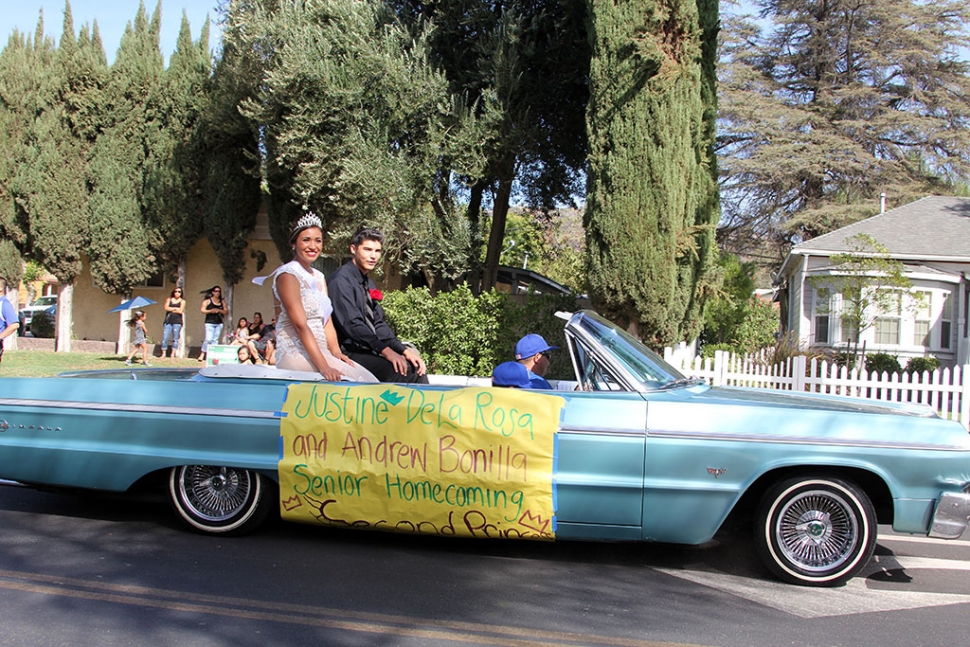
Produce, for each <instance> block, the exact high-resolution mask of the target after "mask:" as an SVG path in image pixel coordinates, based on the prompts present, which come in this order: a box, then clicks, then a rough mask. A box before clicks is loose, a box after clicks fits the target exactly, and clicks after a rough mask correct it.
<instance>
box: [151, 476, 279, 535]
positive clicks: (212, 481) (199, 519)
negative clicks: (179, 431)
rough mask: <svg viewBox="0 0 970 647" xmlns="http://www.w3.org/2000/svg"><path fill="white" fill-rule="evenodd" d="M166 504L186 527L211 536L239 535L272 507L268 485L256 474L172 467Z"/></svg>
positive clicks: (262, 517)
mask: <svg viewBox="0 0 970 647" xmlns="http://www.w3.org/2000/svg"><path fill="white" fill-rule="evenodd" d="M168 494H169V502H170V503H171V504H172V507H173V508H174V509H175V512H176V513H177V514H178V516H179V518H181V519H182V521H184V522H185V523H187V524H188V525H189V526H191V527H192V528H194V529H195V530H198V531H200V532H204V533H207V534H214V535H243V534H246V533H248V532H251V531H252V530H253V529H255V528H256V527H257V526H258V525H259V524H261V523H262V522H263V521H265V519H266V517H267V515H268V514H269V513H270V511H271V510H272V509H273V507H274V505H275V504H276V498H275V495H274V488H273V484H272V482H271V481H270V480H269V479H267V478H265V477H263V476H261V475H260V474H259V473H258V472H254V471H253V470H246V469H237V468H233V467H224V466H217V465H183V466H181V467H173V468H172V470H171V471H170V472H169V477H168Z"/></svg>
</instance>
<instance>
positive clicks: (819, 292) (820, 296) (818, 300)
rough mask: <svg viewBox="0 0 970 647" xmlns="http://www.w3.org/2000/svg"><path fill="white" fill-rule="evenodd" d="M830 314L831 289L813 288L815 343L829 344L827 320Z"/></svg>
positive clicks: (829, 318)
mask: <svg viewBox="0 0 970 647" xmlns="http://www.w3.org/2000/svg"><path fill="white" fill-rule="evenodd" d="M831 316H832V291H831V290H829V289H828V288H815V343H816V344H829V343H831V342H832V340H831V339H830V338H829V321H830V320H831Z"/></svg>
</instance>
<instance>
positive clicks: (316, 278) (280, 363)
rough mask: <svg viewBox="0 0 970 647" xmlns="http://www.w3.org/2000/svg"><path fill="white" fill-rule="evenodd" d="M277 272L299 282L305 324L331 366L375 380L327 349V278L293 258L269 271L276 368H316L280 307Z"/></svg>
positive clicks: (363, 379)
mask: <svg viewBox="0 0 970 647" xmlns="http://www.w3.org/2000/svg"><path fill="white" fill-rule="evenodd" d="M280 274H292V275H293V276H294V277H296V279H297V281H298V282H299V284H300V300H301V301H302V302H303V310H304V312H306V320H307V325H308V326H309V327H310V330H312V331H313V336H314V337H315V338H316V340H317V346H319V347H320V352H321V353H323V356H324V358H325V359H326V360H327V363H328V364H329V365H330V366H331V368H334V369H336V370H338V371H340V372H341V373H343V374H344V375H346V376H347V377H348V378H349V379H351V380H353V381H355V382H377V378H376V377H374V375H373V374H372V373H371V372H370V371H368V370H367V369H365V368H363V367H361V366H358V365H356V364H354V365H351V364H347V363H346V362H344V361H343V360H340V359H337V358H336V357H334V355H333V353H331V352H330V348H329V346H327V335H326V333H325V331H324V327H325V326H326V325H327V320H328V319H329V318H330V315H331V314H332V313H333V304H332V303H331V301H330V295H328V294H327V281H326V279H325V278H324V276H323V273H321V272H320V271H318V270H312V273H311V272H307V271H306V270H305V269H304V268H303V266H302V265H300V264H299V263H298V262H297V261H291V262H289V263H287V264H285V265H283V266H281V267H280V268H279V269H277V270H276V271H275V272H273V296H274V297H275V299H276V302H277V303H279V304H280V315H279V317H278V318H277V320H276V366H277V368H281V369H287V370H291V371H314V372H315V371H316V369H315V368H314V367H313V362H311V361H310V355H309V354H308V353H307V351H306V348H305V347H304V346H303V342H302V341H300V337H299V336H298V335H297V332H296V328H294V327H293V323H292V322H291V321H290V317H289V315H288V313H287V312H286V308H284V307H282V303H283V301H282V300H281V299H280V295H279V292H278V291H277V289H276V279H277V278H278V277H279V275H280Z"/></svg>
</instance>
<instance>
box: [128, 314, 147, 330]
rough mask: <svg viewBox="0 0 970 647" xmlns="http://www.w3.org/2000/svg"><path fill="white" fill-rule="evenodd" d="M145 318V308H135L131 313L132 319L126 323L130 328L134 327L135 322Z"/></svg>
mask: <svg viewBox="0 0 970 647" xmlns="http://www.w3.org/2000/svg"><path fill="white" fill-rule="evenodd" d="M144 318H145V312H144V311H143V310H135V311H134V312H133V313H132V314H131V319H129V320H128V321H127V322H126V323H127V324H128V327H129V328H134V327H135V324H136V323H138V322H139V321H141V320H142V319H144Z"/></svg>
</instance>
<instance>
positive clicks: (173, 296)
mask: <svg viewBox="0 0 970 647" xmlns="http://www.w3.org/2000/svg"><path fill="white" fill-rule="evenodd" d="M176 292H182V293H184V292H183V290H182V288H180V287H179V286H177V285H176V286H175V287H174V288H172V294H171V295H169V298H170V299H174V298H175V293H176Z"/></svg>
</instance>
